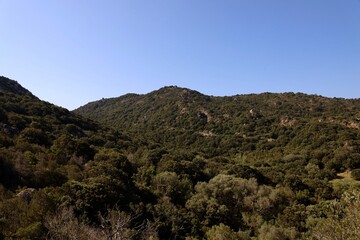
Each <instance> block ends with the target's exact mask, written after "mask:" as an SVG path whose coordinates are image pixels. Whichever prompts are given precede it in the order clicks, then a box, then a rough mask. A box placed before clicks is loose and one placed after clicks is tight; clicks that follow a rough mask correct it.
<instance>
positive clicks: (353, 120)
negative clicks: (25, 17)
mask: <svg viewBox="0 0 360 240" xmlns="http://www.w3.org/2000/svg"><path fill="white" fill-rule="evenodd" d="M0 99H1V101H0V103H1V104H0V166H1V167H0V239H134V240H137V239H139V240H140V239H144V240H145V239H152V240H155V239H186V240H195V239H199V240H200V239H208V240H228V239H229V240H231V239H248V240H250V239H260V240H272V239H274V240H275V239H289V240H291V239H314V240H315V239H316V240H320V239H359V238H360V230H359V228H358V226H359V225H360V189H359V188H360V184H359V183H360V182H359V181H358V180H359V179H360V130H359V129H360V100H350V99H338V98H325V97H321V96H317V95H306V94H301V93H296V94H295V93H284V94H273V93H264V94H251V95H236V96H232V97H214V96H206V95H203V94H201V93H199V92H196V91H192V90H189V89H184V88H179V87H164V88H161V89H159V90H157V91H154V92H151V93H149V94H145V95H137V94H128V95H124V96H121V97H119V98H112V99H102V100H100V101H96V102H92V103H89V104H87V105H85V106H83V107H81V108H79V109H77V110H75V111H74V112H70V111H68V110H66V109H64V108H60V107H57V106H55V105H53V104H50V103H47V102H44V101H41V100H40V99H38V98H37V97H36V96H34V95H32V94H31V93H30V92H29V91H28V90H26V89H24V88H23V87H21V86H20V85H19V84H18V83H17V82H15V81H13V80H10V79H7V78H5V77H0Z"/></svg>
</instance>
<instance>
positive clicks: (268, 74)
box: [0, 0, 360, 109]
mask: <svg viewBox="0 0 360 240" xmlns="http://www.w3.org/2000/svg"><path fill="white" fill-rule="evenodd" d="M0 12H1V14H0V34H1V35H0V75H3V76H6V77H9V78H12V79H14V80H17V81H18V82H19V83H20V84H22V85H23V86H24V87H26V88H27V89H29V90H30V91H32V92H33V93H34V94H35V95H37V96H38V97H40V98H41V99H43V100H46V101H49V102H52V103H54V104H57V105H60V106H63V107H66V108H69V109H74V108H76V107H79V106H81V105H83V104H85V103H87V102H89V101H93V100H97V99H100V98H103V97H104V98H107V97H115V96H120V95H122V94H125V93H128V92H134V93H147V92H149V91H152V90H155V89H158V88H160V87H162V86H166V85H177V86H181V87H187V88H191V89H195V90H198V91H200V92H202V93H205V94H210V95H219V96H223V95H235V94H244V93H259V92H288V91H291V92H305V93H310V94H320V95H324V96H330V97H346V98H358V97H360V0H297V1H289V0H31V1H30V0H0Z"/></svg>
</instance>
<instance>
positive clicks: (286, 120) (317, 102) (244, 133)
mask: <svg viewBox="0 0 360 240" xmlns="http://www.w3.org/2000/svg"><path fill="white" fill-rule="evenodd" d="M75 112H76V113H78V114H81V115H83V116H86V117H88V118H91V119H93V120H96V121H99V122H101V123H104V124H106V125H107V126H112V127H115V128H116V129H118V130H121V131H126V132H128V133H129V134H130V135H132V136H134V137H136V136H144V137H145V138H147V139H150V140H152V141H153V142H156V143H159V144H163V145H165V146H168V147H169V148H174V147H176V148H188V147H189V146H191V148H192V149H196V150H197V151H202V152H207V153H209V156H216V155H223V154H226V153H231V154H232V155H234V154H236V153H243V152H245V151H252V150H270V149H273V148H283V149H284V147H291V148H292V150H293V149H294V148H300V147H301V148H304V147H305V148H306V147H311V145H315V144H316V143H318V142H321V141H322V140H321V138H322V137H323V136H322V135H327V137H326V138H329V140H330V139H331V138H332V136H331V135H333V133H334V132H333V130H330V129H334V128H336V129H338V130H336V131H337V133H336V135H334V136H333V137H334V138H338V137H339V136H340V135H342V134H347V133H349V134H350V132H353V133H354V134H355V133H356V134H357V132H358V131H357V130H358V129H359V128H360V122H359V119H360V100H358V99H354V100H347V99H335V98H334V99H331V98H325V97H321V96H317V95H306V94H301V93H297V94H294V93H284V94H271V93H264V94H258V95H256V94H250V95H236V96H232V97H213V96H206V95H203V94H201V93H198V92H196V91H192V90H189V89H184V88H178V87H165V88H162V89H159V90H157V91H154V92H151V93H149V94H145V95H136V94H131V95H124V96H121V97H119V98H112V99H103V100H100V101H96V102H92V103H89V104H87V105H85V106H83V107H80V108H79V109H77V110H75ZM310 129H317V131H320V132H322V134H319V135H314V132H311V130H310ZM331 131H332V132H333V133H331V135H329V134H330V133H329V132H331ZM331 142H333V143H334V141H330V142H328V143H329V144H330V143H331ZM341 144H343V143H341ZM341 144H340V143H339V145H341ZM230 145H231V146H230ZM285 149H286V148H285Z"/></svg>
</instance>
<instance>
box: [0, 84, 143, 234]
mask: <svg viewBox="0 0 360 240" xmlns="http://www.w3.org/2000/svg"><path fill="white" fill-rule="evenodd" d="M131 145H132V143H131V140H130V139H129V138H128V137H127V136H125V135H123V134H121V133H119V132H116V131H113V130H110V129H108V128H105V127H102V126H100V125H99V124H97V123H94V122H92V121H91V120H88V119H85V118H83V117H81V116H79V115H76V114H74V113H72V112H69V111H68V110H66V109H64V108H60V107H57V106H55V105H53V104H50V103H47V102H44V101H41V100H39V99H38V98H37V97H35V96H34V95H32V94H31V93H30V92H29V91H27V90H26V89H24V88H23V87H22V86H21V85H19V84H18V83H17V82H15V81H13V80H10V79H7V78H4V77H1V78H0V219H1V220H0V239H3V238H5V239H13V238H16V239H45V238H46V239H48V238H47V237H46V236H47V233H48V231H49V229H47V228H46V226H45V225H46V223H45V222H46V221H47V220H46V219H53V218H55V217H56V213H57V211H59V209H60V206H62V207H63V208H64V207H70V206H71V209H73V211H75V212H76V214H78V215H82V217H83V218H84V219H85V218H86V219H87V220H88V221H90V220H91V219H94V218H97V215H98V212H99V211H101V210H103V209H105V208H106V206H109V205H115V204H116V203H119V204H120V203H121V204H124V205H126V204H127V203H128V202H130V201H133V200H134V199H136V193H135V190H134V189H135V188H134V186H133V184H132V183H131V181H130V179H131V175H132V173H133V168H132V166H131V164H130V162H129V160H128V159H127V158H126V154H127V152H128V148H129V146H131ZM104 169H106V171H105V170H104ZM125 196H126V197H125ZM59 227H61V226H60V225H59V226H56V228H59ZM69 234H70V233H69Z"/></svg>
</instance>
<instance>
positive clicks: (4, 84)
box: [0, 76, 33, 96]
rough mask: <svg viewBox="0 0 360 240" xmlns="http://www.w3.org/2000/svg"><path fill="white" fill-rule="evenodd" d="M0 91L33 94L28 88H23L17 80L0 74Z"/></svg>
mask: <svg viewBox="0 0 360 240" xmlns="http://www.w3.org/2000/svg"><path fill="white" fill-rule="evenodd" d="M0 92H3V93H13V94H17V95H31V96H33V95H32V93H31V92H30V91H29V90H27V89H25V88H23V87H22V86H21V85H20V84H19V83H18V82H16V81H14V80H11V79H9V78H6V77H3V76H0Z"/></svg>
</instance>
